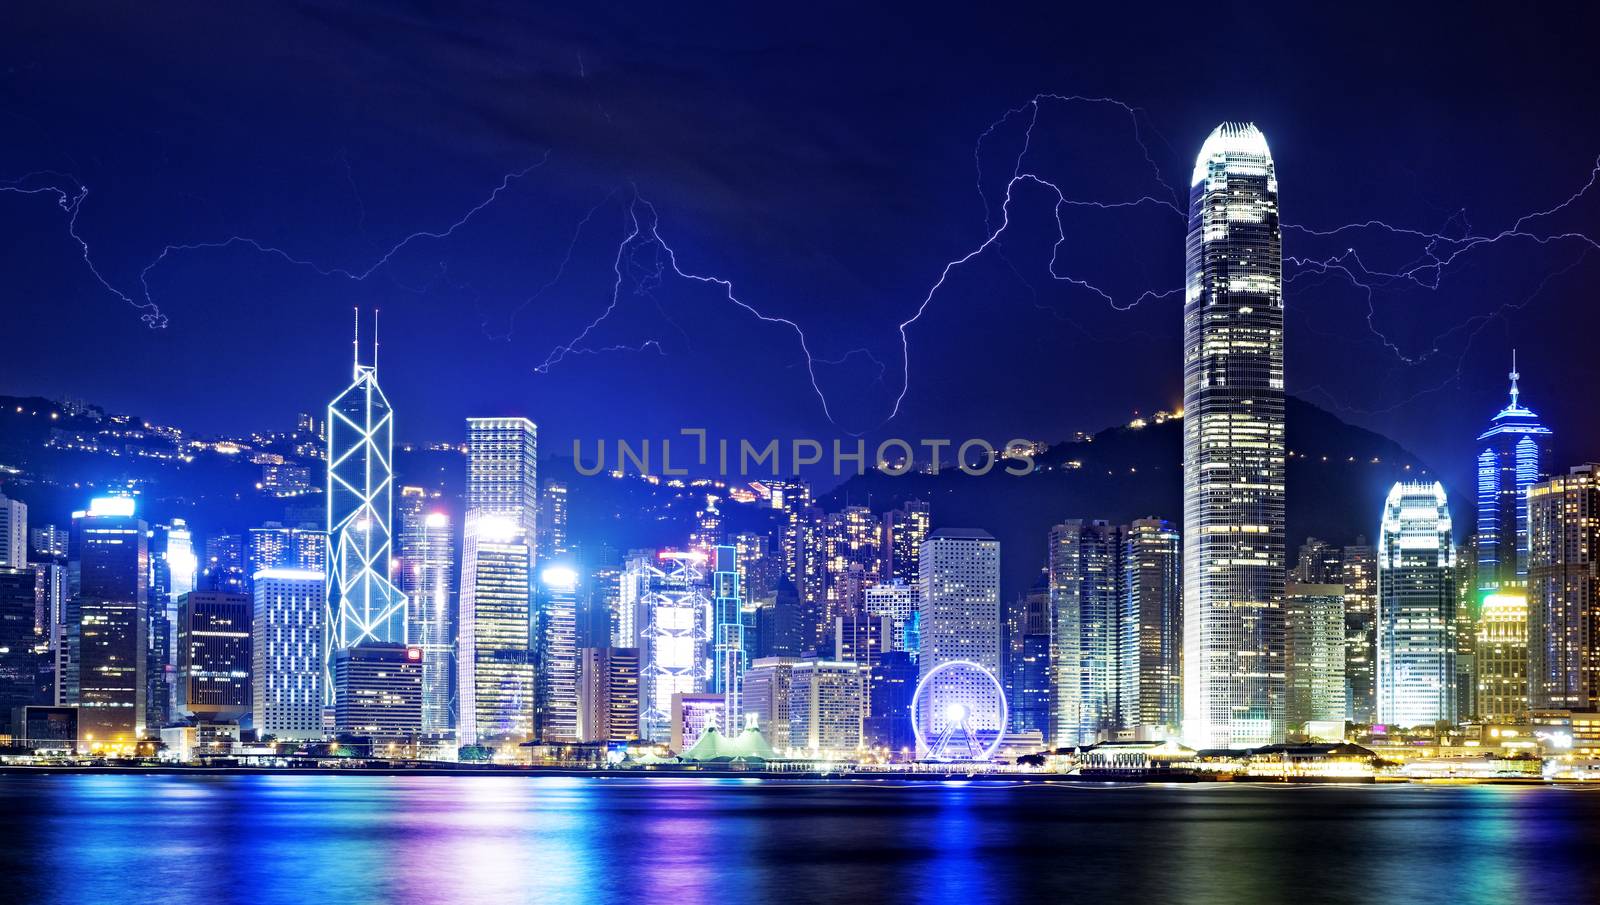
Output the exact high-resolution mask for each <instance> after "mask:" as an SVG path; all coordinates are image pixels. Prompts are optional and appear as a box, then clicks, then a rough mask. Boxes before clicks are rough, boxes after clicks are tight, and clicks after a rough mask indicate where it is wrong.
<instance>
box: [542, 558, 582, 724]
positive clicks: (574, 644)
mask: <svg viewBox="0 0 1600 905" xmlns="http://www.w3.org/2000/svg"><path fill="white" fill-rule="evenodd" d="M539 584H540V587H541V593H540V601H539V603H540V605H539V656H538V674H537V676H536V681H537V683H538V714H539V736H540V738H542V739H543V740H544V741H546V742H551V743H558V744H559V743H562V742H576V741H577V740H578V573H577V571H576V570H575V569H573V568H572V567H570V566H566V565H561V564H551V565H547V566H545V567H544V569H542V570H541V571H540V573H539Z"/></svg>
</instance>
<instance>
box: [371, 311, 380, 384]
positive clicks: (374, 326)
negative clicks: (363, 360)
mask: <svg viewBox="0 0 1600 905" xmlns="http://www.w3.org/2000/svg"><path fill="white" fill-rule="evenodd" d="M380 310H382V309H380V308H374V309H372V372H373V373H374V374H376V373H377V372H378V312H379V311H380Z"/></svg>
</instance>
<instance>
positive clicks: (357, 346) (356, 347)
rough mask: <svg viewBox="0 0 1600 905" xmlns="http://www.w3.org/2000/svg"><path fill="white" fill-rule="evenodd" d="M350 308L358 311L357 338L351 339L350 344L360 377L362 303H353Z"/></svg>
mask: <svg viewBox="0 0 1600 905" xmlns="http://www.w3.org/2000/svg"><path fill="white" fill-rule="evenodd" d="M350 310H352V311H354V312H355V313H356V333H355V339H354V340H352V341H351V343H350V346H351V352H352V354H353V355H354V356H355V370H356V376H357V377H360V376H361V373H360V372H361V306H360V305H353V306H351V308H350Z"/></svg>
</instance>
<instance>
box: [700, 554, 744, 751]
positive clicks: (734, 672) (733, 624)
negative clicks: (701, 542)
mask: <svg viewBox="0 0 1600 905" xmlns="http://www.w3.org/2000/svg"><path fill="white" fill-rule="evenodd" d="M711 555H712V558H713V569H714V571H713V572H712V573H711V603H712V608H713V612H712V659H711V683H710V685H709V686H708V689H707V690H709V691H714V692H720V693H721V694H722V703H723V721H722V723H721V726H722V728H723V731H725V732H734V731H737V730H738V729H739V728H740V724H739V717H740V714H741V713H743V712H744V711H743V710H742V709H741V705H740V703H739V687H740V679H741V677H742V676H743V675H744V666H745V646H744V595H743V594H742V593H741V592H740V590H739V567H738V559H739V550H738V548H737V547H731V546H719V547H715V548H713V549H712V551H711Z"/></svg>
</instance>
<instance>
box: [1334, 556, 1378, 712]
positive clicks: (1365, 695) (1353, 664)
mask: <svg viewBox="0 0 1600 905" xmlns="http://www.w3.org/2000/svg"><path fill="white" fill-rule="evenodd" d="M1340 570H1341V574H1342V576H1343V578H1342V583H1343V584H1344V681H1345V689H1346V691H1345V698H1346V705H1347V707H1348V709H1349V719H1350V720H1352V721H1354V722H1357V723H1373V722H1375V721H1376V720H1377V718H1378V550H1377V548H1376V547H1373V546H1372V545H1370V544H1368V543H1367V542H1366V538H1365V537H1358V538H1357V539H1356V542H1355V543H1354V544H1351V545H1350V546H1348V547H1345V548H1344V556H1343V557H1341V562H1340Z"/></svg>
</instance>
